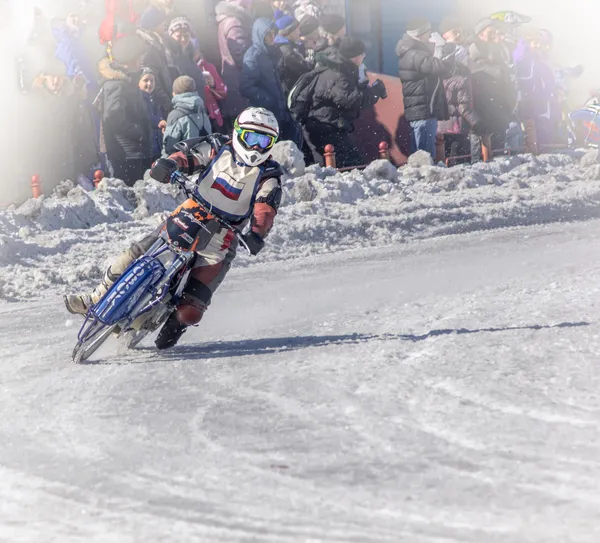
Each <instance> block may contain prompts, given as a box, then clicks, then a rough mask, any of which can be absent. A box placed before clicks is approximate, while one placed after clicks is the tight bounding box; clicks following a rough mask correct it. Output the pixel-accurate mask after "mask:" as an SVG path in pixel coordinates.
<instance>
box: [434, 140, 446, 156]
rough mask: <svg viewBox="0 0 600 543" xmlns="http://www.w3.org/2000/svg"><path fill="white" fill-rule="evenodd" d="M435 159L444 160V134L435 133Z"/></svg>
mask: <svg viewBox="0 0 600 543" xmlns="http://www.w3.org/2000/svg"><path fill="white" fill-rule="evenodd" d="M435 161H436V162H446V144H445V142H444V134H436V135H435Z"/></svg>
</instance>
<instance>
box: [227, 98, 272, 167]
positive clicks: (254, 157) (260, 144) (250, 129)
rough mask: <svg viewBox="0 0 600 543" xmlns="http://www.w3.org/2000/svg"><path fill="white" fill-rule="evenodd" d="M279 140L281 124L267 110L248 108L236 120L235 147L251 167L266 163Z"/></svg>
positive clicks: (240, 156) (237, 152)
mask: <svg viewBox="0 0 600 543" xmlns="http://www.w3.org/2000/svg"><path fill="white" fill-rule="evenodd" d="M278 138H279V124H278V123H277V119H276V118H275V115H273V113H271V112H270V111H269V110H267V109H264V108H256V107H251V108H248V109H246V110H244V111H243V112H242V113H241V114H240V115H239V117H238V118H237V119H236V120H235V123H234V130H233V147H234V149H235V152H236V154H237V156H238V157H239V158H240V159H241V160H242V162H244V163H245V164H247V165H249V166H258V165H260V164H262V163H263V162H265V161H266V160H267V159H268V158H269V155H270V151H271V149H273V146H274V145H275V143H276V142H277V139H278Z"/></svg>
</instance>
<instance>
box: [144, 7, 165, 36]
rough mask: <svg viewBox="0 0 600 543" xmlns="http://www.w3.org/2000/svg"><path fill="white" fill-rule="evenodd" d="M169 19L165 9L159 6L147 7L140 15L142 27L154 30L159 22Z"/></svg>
mask: <svg viewBox="0 0 600 543" xmlns="http://www.w3.org/2000/svg"><path fill="white" fill-rule="evenodd" d="M166 19H167V16H166V15H165V13H164V11H161V10H160V9H158V8H155V7H152V6H149V7H147V8H146V9H145V10H144V12H143V13H142V15H141V17H140V28H143V29H144V30H154V29H155V28H156V27H157V26H158V25H159V24H161V23H164V22H165V21H166Z"/></svg>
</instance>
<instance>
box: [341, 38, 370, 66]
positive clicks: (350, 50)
mask: <svg viewBox="0 0 600 543" xmlns="http://www.w3.org/2000/svg"><path fill="white" fill-rule="evenodd" d="M339 51H340V56H342V57H344V58H346V59H348V60H350V59H351V58H354V57H358V56H360V55H362V54H363V53H364V52H365V44H364V43H363V42H362V41H360V40H359V39H356V38H352V37H351V36H344V37H343V38H342V39H341V41H340V47H339Z"/></svg>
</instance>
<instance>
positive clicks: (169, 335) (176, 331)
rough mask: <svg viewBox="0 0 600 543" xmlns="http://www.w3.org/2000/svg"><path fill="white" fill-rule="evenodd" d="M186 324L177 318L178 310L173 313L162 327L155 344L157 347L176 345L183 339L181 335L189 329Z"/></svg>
mask: <svg viewBox="0 0 600 543" xmlns="http://www.w3.org/2000/svg"><path fill="white" fill-rule="evenodd" d="M187 328H188V327H187V325H186V324H181V323H180V322H179V320H178V319H177V312H176V311H174V312H173V313H171V316H170V317H169V318H168V319H167V322H165V324H164V326H163V327H162V329H161V331H160V333H159V334H158V337H157V338H156V341H155V342H154V344H155V345H156V348H157V349H160V350H163V349H170V348H171V347H175V345H177V342H178V341H179V340H180V339H181V336H182V335H183V334H184V332H185V331H186V330H187Z"/></svg>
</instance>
